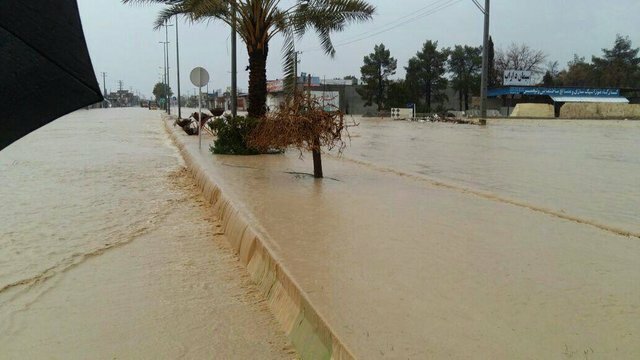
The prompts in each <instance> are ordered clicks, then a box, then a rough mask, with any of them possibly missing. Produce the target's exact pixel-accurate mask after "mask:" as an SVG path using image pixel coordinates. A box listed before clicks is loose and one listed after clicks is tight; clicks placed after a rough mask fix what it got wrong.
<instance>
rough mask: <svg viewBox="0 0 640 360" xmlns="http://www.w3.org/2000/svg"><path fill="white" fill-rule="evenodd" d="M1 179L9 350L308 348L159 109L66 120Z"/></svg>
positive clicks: (110, 352)
mask: <svg viewBox="0 0 640 360" xmlns="http://www.w3.org/2000/svg"><path fill="white" fill-rule="evenodd" d="M0 184H1V186H0V199H1V200H2V203H3V205H2V206H1V207H0V358H14V359H15V358H104V359H113V358H179V357H186V358H214V357H217V356H218V357H223V358H251V357H256V356H259V357H260V358H270V359H286V358H292V357H294V355H292V352H291V350H290V348H289V346H288V345H287V340H286V338H285V336H284V335H283V334H282V333H281V332H279V331H278V326H277V324H276V323H275V320H274V319H273V317H272V316H271V314H270V313H269V312H268V309H267V308H266V306H265V305H264V304H263V300H262V299H260V298H259V297H258V296H257V295H255V294H256V293H257V292H256V291H255V289H253V288H252V285H251V283H250V280H249V279H248V276H247V275H246V273H245V270H244V269H242V268H241V267H240V265H239V264H238V262H237V260H236V258H235V256H234V255H233V253H232V252H231V251H230V250H229V249H227V248H226V247H225V246H224V244H225V243H226V240H225V238H224V236H222V235H221V234H219V233H218V230H217V227H218V226H219V224H216V222H215V214H213V213H211V210H210V209H209V206H208V204H205V203H204V200H203V199H202V197H201V196H200V194H199V192H197V191H196V190H195V185H194V184H193V182H192V180H191V178H190V177H189V176H187V174H186V173H185V172H184V170H183V167H182V165H181V159H180V158H179V155H178V153H177V150H176V149H175V148H174V147H173V145H172V144H171V143H170V141H169V139H168V137H167V134H166V133H165V131H164V129H163V127H162V124H161V121H160V113H159V112H156V111H148V110H146V109H109V110H91V111H85V110H81V111H78V112H75V113H73V114H70V115H68V116H66V117H63V118H61V119H59V120H57V121H55V122H53V123H52V124H50V125H48V126H46V127H44V128H42V129H40V130H38V131H36V132H35V133H33V134H31V135H29V136H27V137H26V138H24V139H22V140H20V141H18V142H16V143H15V144H13V145H12V146H10V147H8V148H6V149H5V150H3V151H2V152H0Z"/></svg>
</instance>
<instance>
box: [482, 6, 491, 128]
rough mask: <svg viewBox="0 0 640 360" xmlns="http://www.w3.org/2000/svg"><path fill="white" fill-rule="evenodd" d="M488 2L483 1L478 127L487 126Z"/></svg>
mask: <svg viewBox="0 0 640 360" xmlns="http://www.w3.org/2000/svg"><path fill="white" fill-rule="evenodd" d="M489 2H490V0H484V38H483V41H482V84H481V85H480V125H486V124H487V86H488V84H489V5H490V4H489Z"/></svg>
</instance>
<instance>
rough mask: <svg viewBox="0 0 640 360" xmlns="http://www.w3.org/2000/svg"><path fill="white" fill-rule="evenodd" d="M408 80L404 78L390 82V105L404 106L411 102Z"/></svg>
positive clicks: (388, 101) (388, 100)
mask: <svg viewBox="0 0 640 360" xmlns="http://www.w3.org/2000/svg"><path fill="white" fill-rule="evenodd" d="M407 90H408V89H407V86H406V82H405V81H404V80H402V79H400V80H394V81H390V82H389V95H388V99H387V105H389V107H392V108H395V107H398V108H403V107H406V106H407V103H408V102H409V93H408V91H407Z"/></svg>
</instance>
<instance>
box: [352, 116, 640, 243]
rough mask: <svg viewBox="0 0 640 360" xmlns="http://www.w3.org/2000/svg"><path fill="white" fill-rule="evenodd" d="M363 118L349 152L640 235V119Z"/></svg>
mask: <svg viewBox="0 0 640 360" xmlns="http://www.w3.org/2000/svg"><path fill="white" fill-rule="evenodd" d="M356 120H357V121H358V122H360V123H361V125H360V126H359V127H356V128H352V130H351V134H352V136H353V137H352V140H351V147H350V148H348V149H347V150H346V151H345V158H346V159H354V160H357V161H360V162H365V163H367V164H372V165H374V166H376V167H382V168H386V169H389V170H392V171H397V172H400V173H405V174H412V175H415V176H419V177H422V178H425V179H431V180H434V181H436V182H444V183H446V184H448V185H454V186H459V187H461V188H464V189H472V190H478V191H481V192H484V193H488V194H492V195H496V196H497V197H500V198H503V199H507V200H515V201H516V202H518V203H519V204H523V205H525V206H530V207H535V208H543V209H545V210H550V211H551V212H554V213H557V214H565V215H567V216H570V217H574V218H578V219H581V220H585V221H588V222H595V223H598V224H601V225H604V226H605V227H607V226H610V227H613V228H616V229H619V230H622V231H627V232H633V233H639V234H640V205H639V204H640V156H638V154H640V121H618V120H612V121H595V120H594V121H574V120H554V121H549V120H493V121H490V122H489V126H487V127H478V126H474V125H454V124H442V123H418V122H406V121H390V120H388V119H387V120H377V119H375V120H374V119H366V118H364V119H363V118H358V119H356Z"/></svg>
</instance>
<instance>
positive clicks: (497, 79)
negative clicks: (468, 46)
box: [487, 36, 502, 88]
mask: <svg viewBox="0 0 640 360" xmlns="http://www.w3.org/2000/svg"><path fill="white" fill-rule="evenodd" d="M487 48H488V50H487V55H488V58H489V71H488V73H489V84H488V86H489V88H495V87H498V86H500V85H502V76H501V75H498V71H497V70H496V49H495V46H494V45H493V38H492V37H491V36H489V45H488V46H487Z"/></svg>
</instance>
